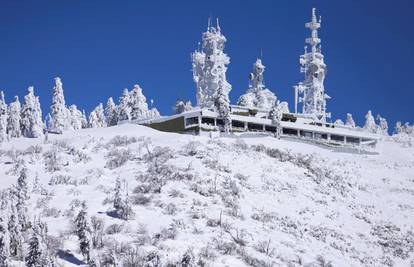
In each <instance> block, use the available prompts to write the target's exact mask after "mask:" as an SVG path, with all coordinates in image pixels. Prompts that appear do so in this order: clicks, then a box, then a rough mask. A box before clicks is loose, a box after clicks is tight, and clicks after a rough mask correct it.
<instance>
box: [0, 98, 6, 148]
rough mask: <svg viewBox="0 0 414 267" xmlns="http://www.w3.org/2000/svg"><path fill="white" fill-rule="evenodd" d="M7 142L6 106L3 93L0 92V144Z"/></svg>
mask: <svg viewBox="0 0 414 267" xmlns="http://www.w3.org/2000/svg"><path fill="white" fill-rule="evenodd" d="M5 140H7V104H6V101H5V100H4V93H3V91H1V92H0V143H1V142H3V141H5Z"/></svg>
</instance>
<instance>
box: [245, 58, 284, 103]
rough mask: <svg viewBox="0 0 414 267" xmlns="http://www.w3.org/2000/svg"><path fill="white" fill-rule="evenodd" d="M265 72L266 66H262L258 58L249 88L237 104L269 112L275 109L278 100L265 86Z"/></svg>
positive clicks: (250, 76)
mask: <svg viewBox="0 0 414 267" xmlns="http://www.w3.org/2000/svg"><path fill="white" fill-rule="evenodd" d="M264 71H265V66H264V65H263V64H262V60H261V59H259V58H258V59H257V60H256V62H255V63H254V64H253V72H251V73H250V75H249V80H250V84H249V88H248V89H247V92H246V93H245V94H244V95H242V96H240V98H239V101H238V102H237V104H238V105H240V106H247V107H252V108H263V109H267V110H270V109H271V108H273V105H274V104H275V103H276V100H277V98H276V96H275V94H274V93H272V92H271V91H270V90H269V89H267V88H266V87H265V85H264V77H263V73H264Z"/></svg>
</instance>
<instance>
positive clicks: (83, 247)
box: [75, 202, 91, 262]
mask: <svg viewBox="0 0 414 267" xmlns="http://www.w3.org/2000/svg"><path fill="white" fill-rule="evenodd" d="M75 227H76V235H77V236H78V239H79V248H80V251H81V253H82V255H83V256H84V258H85V259H86V260H87V262H89V260H90V255H91V254H90V249H91V237H90V235H91V229H90V226H89V222H88V218H87V206H86V203H85V202H83V203H82V208H81V210H80V211H79V213H78V215H77V216H76V219H75Z"/></svg>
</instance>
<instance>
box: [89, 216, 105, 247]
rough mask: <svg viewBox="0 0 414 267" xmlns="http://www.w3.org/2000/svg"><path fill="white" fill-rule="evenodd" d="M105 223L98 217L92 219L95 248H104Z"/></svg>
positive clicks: (93, 244)
mask: <svg viewBox="0 0 414 267" xmlns="http://www.w3.org/2000/svg"><path fill="white" fill-rule="evenodd" d="M104 227H105V221H104V220H103V219H101V218H98V217H96V216H92V217H91V235H92V246H93V247H94V248H98V249H100V248H102V247H103V235H104Z"/></svg>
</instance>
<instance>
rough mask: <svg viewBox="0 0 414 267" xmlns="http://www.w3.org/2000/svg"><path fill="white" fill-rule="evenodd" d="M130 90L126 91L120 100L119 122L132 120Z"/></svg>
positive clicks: (118, 109)
mask: <svg viewBox="0 0 414 267" xmlns="http://www.w3.org/2000/svg"><path fill="white" fill-rule="evenodd" d="M129 98H130V96H129V92H128V89H126V88H125V89H124V92H123V93H122V96H121V97H120V98H119V105H118V108H117V113H118V121H129V120H130V119H131V107H130V100H129Z"/></svg>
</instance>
